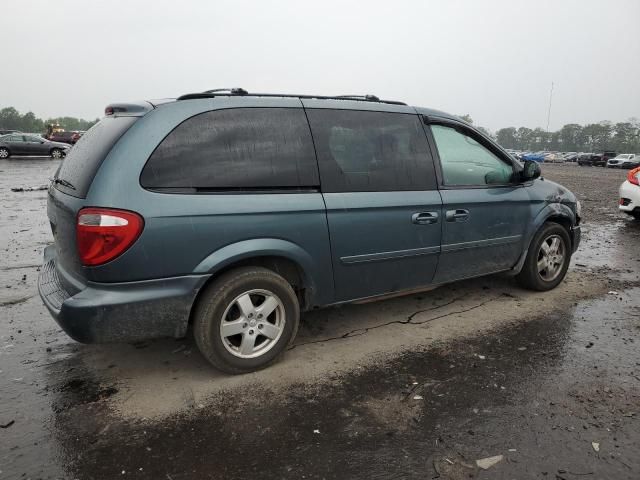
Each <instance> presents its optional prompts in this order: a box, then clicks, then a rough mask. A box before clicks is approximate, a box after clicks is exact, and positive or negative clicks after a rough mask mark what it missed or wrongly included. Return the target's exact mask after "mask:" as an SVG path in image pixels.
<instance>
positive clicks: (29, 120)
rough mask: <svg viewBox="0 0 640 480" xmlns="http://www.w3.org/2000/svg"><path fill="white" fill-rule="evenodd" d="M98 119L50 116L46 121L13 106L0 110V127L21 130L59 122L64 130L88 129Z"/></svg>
mask: <svg viewBox="0 0 640 480" xmlns="http://www.w3.org/2000/svg"><path fill="white" fill-rule="evenodd" d="M98 121H99V119H97V118H96V119H95V120H84V119H82V118H75V117H60V118H50V119H48V120H46V121H43V120H42V119H40V118H38V117H36V116H35V114H34V113H33V112H27V113H25V114H24V115H21V114H20V112H18V111H17V110H16V109H15V108H13V107H6V108H3V109H1V110H0V128H3V129H9V130H20V131H21V132H33V133H36V132H41V133H43V132H44V131H45V130H46V125H47V124H49V123H53V124H59V125H60V126H61V127H62V128H64V129H65V130H88V129H89V128H91V127H92V126H93V125H95V124H96V123H98Z"/></svg>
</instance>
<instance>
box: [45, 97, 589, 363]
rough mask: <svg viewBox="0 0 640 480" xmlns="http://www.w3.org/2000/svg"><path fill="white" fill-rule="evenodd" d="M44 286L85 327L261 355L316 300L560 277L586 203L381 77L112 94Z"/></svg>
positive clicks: (108, 336)
mask: <svg viewBox="0 0 640 480" xmlns="http://www.w3.org/2000/svg"><path fill="white" fill-rule="evenodd" d="M48 216H49V219H50V222H51V228H52V231H53V235H54V239H55V243H54V245H52V246H50V247H47V248H46V249H45V254H44V255H45V265H44V267H43V269H42V272H41V275H40V280H39V290H40V294H41V297H42V299H43V300H44V303H45V305H46V306H47V307H48V309H49V311H50V312H51V314H52V315H53V317H54V318H55V319H56V320H57V322H58V323H59V324H60V325H61V327H62V328H63V329H64V330H65V331H66V332H67V333H68V334H69V335H70V336H72V337H73V338H75V339H77V340H79V341H82V342H125V341H134V340H140V339H147V338H151V337H162V336H172V337H181V336H184V335H185V334H186V332H187V327H188V325H189V324H190V323H191V324H193V332H194V335H195V339H196V342H197V344H198V346H199V348H200V350H201V351H202V353H203V354H204V356H205V357H206V358H207V359H208V360H209V361H210V362H211V363H212V364H213V365H214V366H216V367H218V368H219V369H221V370H224V371H226V372H230V373H242V372H247V371H252V370H255V369H258V368H262V367H264V366H266V365H268V364H269V363H271V362H272V361H274V360H275V359H276V358H277V357H278V355H280V354H281V353H282V352H283V351H284V350H285V348H286V346H287V345H288V344H289V343H291V342H292V341H293V339H294V337H295V334H296V331H297V328H298V323H299V317H300V312H301V311H305V310H310V309H314V308H319V307H324V306H328V305H334V304H340V303H345V302H350V301H354V300H360V299H364V298H375V297H384V296H386V295H388V294H392V293H397V292H402V291H405V290H406V291H410V290H415V289H417V288H422V287H427V286H430V285H437V284H444V283H448V282H453V281H456V280H460V279H464V278H470V277H476V276H481V275H487V274H491V273H495V272H510V273H512V274H514V275H516V276H517V278H518V280H519V281H520V282H521V283H522V284H523V285H524V286H526V287H528V288H532V289H535V290H541V291H543V290H549V289H551V288H554V287H555V286H557V285H558V284H559V283H560V282H561V281H562V279H563V278H564V276H565V273H566V271H567V268H568V266H569V260H570V257H571V255H572V253H573V252H574V251H575V249H576V248H577V247H578V244H579V241H580V226H579V223H580V205H579V203H578V202H577V201H576V198H575V196H574V195H573V194H572V193H571V192H569V191H568V190H567V189H566V188H564V187H562V186H560V185H558V184H555V183H553V182H550V181H547V180H544V179H542V178H540V168H539V166H538V165H537V164H536V163H535V162H525V163H524V165H523V164H520V163H519V162H518V161H517V160H515V159H514V158H513V157H512V156H510V155H509V154H508V153H507V152H505V151H504V150H502V149H501V148H500V147H499V146H498V145H496V144H495V143H494V142H493V141H492V140H491V139H489V138H487V137H486V136H484V135H483V134H482V133H481V132H479V131H477V130H476V129H474V128H473V127H472V126H471V125H468V124H467V123H465V122H464V121H462V120H460V119H458V118H457V117H454V116H452V115H449V114H446V113H443V112H440V111H436V110H431V109H425V108H415V107H411V106H407V105H405V104H403V103H401V102H395V101H384V100H379V99H378V98H376V97H373V96H364V97H322V96H299V95H274V94H248V93H247V92H246V91H244V90H242V89H234V90H231V91H208V92H204V93H199V94H189V95H184V96H182V97H180V98H178V99H177V100H174V101H165V102H162V103H157V102H140V103H131V104H113V105H110V106H109V107H107V109H106V115H105V118H104V119H103V120H102V121H100V122H99V123H98V124H97V125H96V126H94V127H92V128H91V129H90V130H89V131H88V132H87V133H86V134H85V135H84V136H83V137H82V138H81V139H80V140H79V141H78V143H77V144H76V146H75V147H74V148H73V149H72V150H71V151H70V153H69V155H68V156H67V158H66V159H65V160H64V162H63V163H62V165H61V167H60V169H59V171H58V172H57V173H56V176H55V178H54V180H53V182H52V184H51V187H50V188H49V199H48Z"/></svg>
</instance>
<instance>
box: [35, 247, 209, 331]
mask: <svg viewBox="0 0 640 480" xmlns="http://www.w3.org/2000/svg"><path fill="white" fill-rule="evenodd" d="M50 248H51V247H48V248H47V249H46V250H45V264H44V265H43V267H42V269H41V271H40V275H39V277H38V292H39V293H40V297H41V298H42V301H43V302H44V304H45V306H46V307H47V309H48V310H49V312H50V313H51V315H52V316H53V318H54V319H55V321H56V322H57V323H58V325H60V327H62V329H63V330H64V331H65V332H66V333H67V334H68V335H69V336H70V337H71V338H73V339H74V340H77V341H78V342H82V343H110V342H131V341H137V340H144V339H149V338H156V337H182V336H184V335H185V333H186V331H187V325H188V322H189V314H190V312H191V306H192V305H193V302H194V300H195V297H196V294H197V293H198V290H199V289H200V287H202V285H203V284H204V283H205V282H206V280H207V279H208V278H209V275H187V276H182V277H173V278H163V279H155V280H144V281H138V282H126V283H95V282H88V283H87V284H86V288H84V289H82V290H81V291H79V292H78V293H76V294H74V295H71V294H69V293H68V292H67V291H66V290H65V289H64V287H63V286H62V284H61V282H60V280H59V277H58V272H57V269H56V265H55V255H54V254H52V251H51V250H50Z"/></svg>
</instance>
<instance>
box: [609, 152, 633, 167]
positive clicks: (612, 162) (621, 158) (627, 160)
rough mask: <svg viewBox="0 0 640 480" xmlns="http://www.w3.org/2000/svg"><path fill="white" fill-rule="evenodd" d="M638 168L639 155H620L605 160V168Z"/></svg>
mask: <svg viewBox="0 0 640 480" xmlns="http://www.w3.org/2000/svg"><path fill="white" fill-rule="evenodd" d="M635 167H640V155H636V154H634V153H621V154H620V155H618V156H617V157H615V158H610V159H609V160H607V168H635Z"/></svg>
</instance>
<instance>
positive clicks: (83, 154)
mask: <svg viewBox="0 0 640 480" xmlns="http://www.w3.org/2000/svg"><path fill="white" fill-rule="evenodd" d="M136 120H137V118H136V117H107V118H104V119H103V120H101V121H100V122H98V123H97V124H95V125H94V126H93V127H91V128H90V129H89V130H87V133H85V134H84V135H83V136H82V137H81V138H80V139H79V140H78V142H77V143H76V144H75V145H74V146H73V148H72V149H71V150H70V151H69V153H67V156H66V157H65V159H64V160H63V162H62V165H61V166H60V169H59V170H58V172H57V174H56V176H55V178H56V179H58V180H60V181H59V182H56V184H55V186H56V188H57V189H58V190H60V191H62V192H64V193H67V194H69V195H72V196H74V197H79V198H85V197H86V196H87V192H88V191H89V187H90V186H91V182H92V181H93V178H94V177H95V175H96V172H97V171H98V169H99V168H100V165H101V164H102V161H103V160H104V159H105V157H106V156H107V154H108V153H109V151H110V150H111V148H112V147H113V146H114V145H115V144H116V142H117V141H118V140H119V139H120V137H121V136H122V135H123V134H124V133H125V132H126V131H127V130H128V129H129V127H131V125H133V124H134V123H135V121H136Z"/></svg>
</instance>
